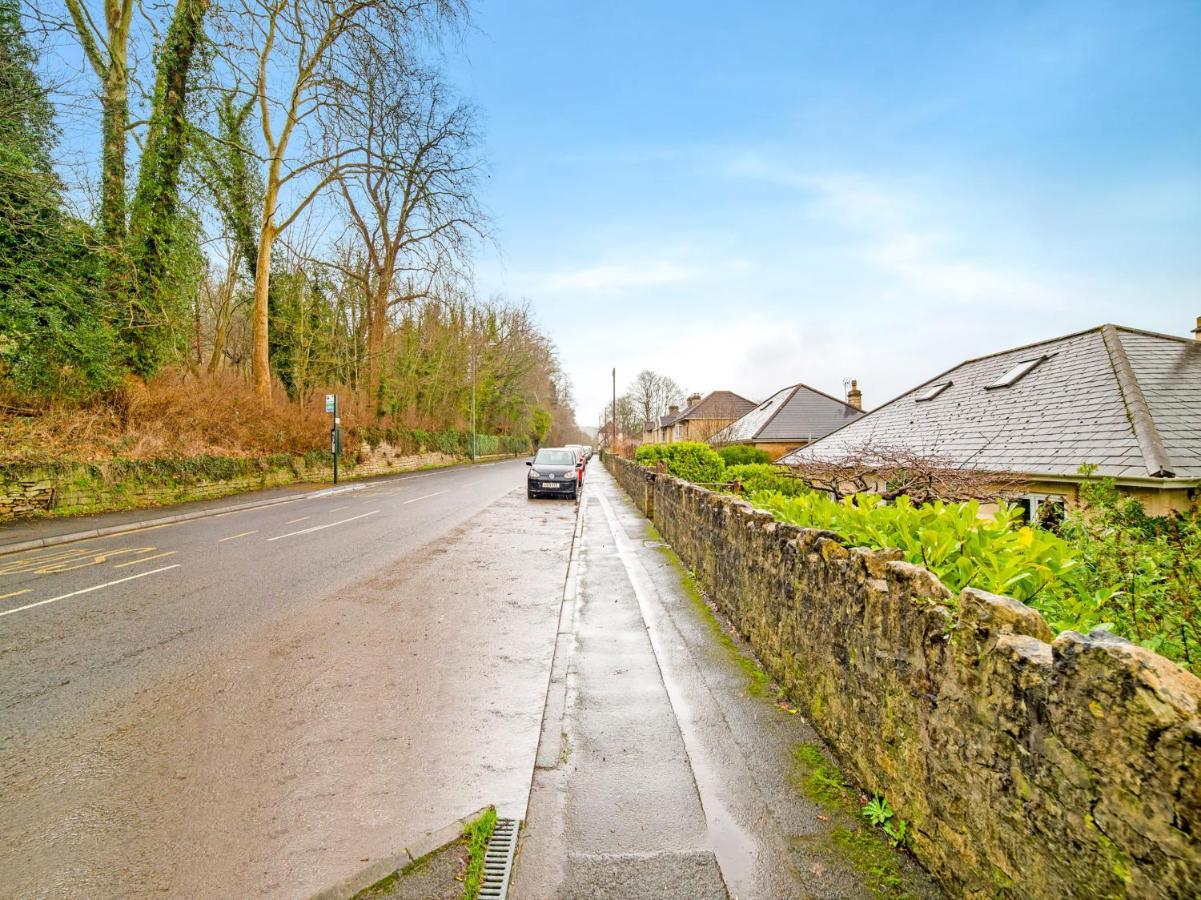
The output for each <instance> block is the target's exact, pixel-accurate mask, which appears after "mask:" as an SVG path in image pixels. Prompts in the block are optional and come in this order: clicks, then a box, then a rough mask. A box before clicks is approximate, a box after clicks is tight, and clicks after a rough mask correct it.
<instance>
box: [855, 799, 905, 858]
mask: <svg viewBox="0 0 1201 900" xmlns="http://www.w3.org/2000/svg"><path fill="white" fill-rule="evenodd" d="M859 814H860V815H861V816H863V818H865V819H867V820H868V821H869V822H871V823H872V824H873V825H875V826H876V827H878V828H881V829H883V830H884V833H885V834H887V835H888V837H889V840H891V841H892V845H893V846H894V847H895V846H897V845H898V844H903V843H905V837H906V835H907V834H908V833H909V823H908V822H906V821H905V820H904V819H902V818H900V817H899V816H898V815H897V814H896V813H895V812H894V811H893V809H892V807H891V806H889V805H888V800H887V799H885V798H884V797H883V796H882V795H880V794H876V795H875V796H874V797H872V799H871V800H869V801H868V802H867V804H866V805H865V806H864V807H863V809H861V810H860V811H859Z"/></svg>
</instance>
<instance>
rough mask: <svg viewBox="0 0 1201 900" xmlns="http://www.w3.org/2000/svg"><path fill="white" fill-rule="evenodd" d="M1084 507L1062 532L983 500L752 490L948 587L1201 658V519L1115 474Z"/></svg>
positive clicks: (759, 501)
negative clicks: (1149, 512) (1141, 496)
mask: <svg viewBox="0 0 1201 900" xmlns="http://www.w3.org/2000/svg"><path fill="white" fill-rule="evenodd" d="M1082 495H1083V497H1084V500H1085V506H1084V508H1082V509H1080V510H1076V511H1073V512H1072V513H1071V514H1070V515H1069V517H1068V521H1067V522H1066V523H1065V525H1064V526H1063V529H1062V531H1063V536H1062V537H1061V536H1059V535H1057V534H1053V533H1052V532H1050V531H1046V530H1043V529H1041V528H1032V527H1030V526H1026V525H1020V524H1019V523H1018V521H1017V510H1016V509H1015V508H1011V507H1006V506H1002V508H1001V509H1000V510H998V511H997V512H996V513H995V514H994V515H992V516H991V517H987V518H981V517H980V508H979V504H978V503H977V502H976V501H974V500H973V501H968V502H965V503H950V504H944V503H942V502H935V503H926V504H922V505H920V506H915V505H913V504H912V503H911V502H910V501H909V499H908V498H907V497H899V498H898V499H897V500H896V501H895V502H893V503H889V504H886V503H884V502H883V501H881V499H880V498H879V497H877V496H876V495H874V494H857V495H855V496H854V497H848V498H845V499H843V500H841V501H836V500H832V499H831V498H830V497H828V496H827V495H825V494H822V493H817V492H810V493H802V494H799V495H797V496H794V497H787V496H784V495H783V494H781V493H779V492H776V491H760V492H757V493H754V494H753V495H751V497H750V500H751V502H752V503H753V504H754V505H755V506H757V507H760V508H762V509H766V510H768V511H770V512H772V513H773V514H774V515H775V516H776V518H778V519H781V520H783V521H785V522H791V523H793V524H795V525H800V526H802V527H806V528H823V529H829V530H831V531H834V532H836V533H838V534H839V535H841V536H842V537H843V538H844V539H846V540H847V541H848V542H850V543H852V544H856V545H863V546H868V547H873V548H876V549H882V548H890V547H891V548H897V549H899V550H900V551H901V552H902V554H903V555H904V558H905V559H906V560H907V561H909V562H911V563H916V564H918V565H922V566H925V567H926V568H928V569H930V570H931V571H932V572H934V573H935V574H936V575H937V576H938V577H939V579H940V580H941V581H942V582H943V584H945V585H946V586H947V587H948V588H950V589H951V590H953V591H959V590H961V589H962V588H965V587H976V588H980V589H982V590H986V591H991V592H993V593H998V594H1006V595H1008V596H1010V597H1014V598H1016V599H1018V600H1021V601H1023V602H1024V603H1028V604H1029V605H1031V606H1033V607H1034V608H1035V609H1038V610H1039V611H1040V612H1041V613H1042V614H1043V616H1044V617H1045V618H1046V619H1047V622H1048V624H1049V625H1050V626H1051V627H1052V629H1054V630H1055V631H1063V630H1067V629H1072V630H1075V631H1081V632H1087V631H1090V630H1092V629H1093V628H1106V629H1108V630H1110V631H1112V632H1114V633H1115V634H1120V635H1122V636H1123V637H1126V638H1128V639H1130V640H1132V641H1135V642H1137V643H1139V644H1141V645H1142V646H1144V647H1147V648H1149V649H1151V650H1154V651H1155V652H1157V653H1160V654H1162V655H1164V656H1166V657H1168V658H1169V659H1174V660H1176V661H1178V662H1181V663H1182V664H1184V665H1185V666H1187V667H1189V668H1192V669H1194V670H1196V669H1197V668H1198V667H1201V633H1199V629H1198V617H1199V616H1201V612H1199V611H1198V609H1197V604H1196V600H1195V597H1196V596H1197V595H1198V593H1199V592H1201V520H1199V518H1198V514H1197V513H1193V514H1192V515H1189V516H1173V517H1164V518H1154V517H1148V516H1146V514H1145V512H1144V511H1143V508H1142V506H1141V505H1139V504H1138V503H1137V501H1134V500H1130V499H1126V498H1121V497H1120V496H1119V495H1118V492H1117V490H1116V488H1115V487H1114V486H1113V484H1112V482H1104V481H1102V482H1099V483H1097V484H1096V485H1093V486H1090V485H1086V486H1085V489H1084V490H1082Z"/></svg>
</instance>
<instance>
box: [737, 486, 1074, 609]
mask: <svg viewBox="0 0 1201 900" xmlns="http://www.w3.org/2000/svg"><path fill="white" fill-rule="evenodd" d="M751 502H752V503H754V504H755V505H756V506H759V507H762V508H763V509H767V510H770V511H771V512H772V513H774V514H775V515H776V517H777V518H780V519H783V520H784V521H786V522H792V523H793V524H795V525H801V526H804V527H807V528H827V529H829V530H831V531H835V532H837V533H838V534H840V535H842V536H843V537H844V538H846V539H847V540H848V541H850V542H851V543H852V544H856V545H865V546H869V547H875V548H884V547H895V548H897V549H899V550H900V551H901V552H902V553H903V554H904V556H905V559H906V560H908V561H909V562H911V563H916V564H918V565H921V566H925V567H926V568H927V569H929V570H930V571H932V572H934V573H935V574H936V575H937V576H938V577H939V579H941V580H942V582H943V584H945V585H946V586H947V587H949V588H951V589H952V590H954V591H958V590H960V589H962V588H965V587H969V586H970V587H977V588H981V589H983V590H986V591H992V592H993V593H997V594H1008V595H1009V596H1011V597H1015V598H1017V599H1018V600H1022V601H1024V602H1027V603H1029V602H1032V601H1035V600H1037V599H1039V598H1040V597H1041V596H1042V595H1043V594H1045V593H1047V592H1048V591H1051V590H1055V589H1057V587H1058V586H1059V585H1061V584H1062V583H1063V582H1064V580H1065V579H1066V578H1067V577H1068V576H1069V575H1070V574H1072V570H1073V568H1074V567H1075V564H1076V563H1075V560H1074V559H1073V558H1072V556H1071V553H1070V551H1069V548H1068V546H1067V544H1066V542H1065V541H1063V540H1062V539H1060V538H1059V537H1057V536H1055V535H1053V534H1051V533H1050V532H1046V531H1042V530H1041V529H1036V528H1030V527H1029V526H1022V527H1015V520H1016V516H1017V510H1016V508H1012V507H1002V508H1001V509H1000V510H998V511H997V512H996V513H995V514H994V515H992V516H991V517H988V518H981V517H980V505H979V504H978V503H977V502H976V501H974V500H970V501H968V502H966V503H951V504H945V503H941V502H935V503H925V504H922V505H921V506H914V505H913V504H912V503H910V502H909V498H908V497H898V498H897V499H896V501H895V502H893V503H888V504H886V503H884V502H883V501H881V499H880V498H879V497H878V496H876V495H875V494H856V495H855V496H854V497H848V498H846V499H845V500H843V501H841V502H839V501H836V500H831V499H830V498H829V497H827V496H826V495H825V494H819V493H808V494H802V495H800V496H797V497H783V496H780V495H779V494H774V493H761V494H755V495H754V496H753V497H752V498H751Z"/></svg>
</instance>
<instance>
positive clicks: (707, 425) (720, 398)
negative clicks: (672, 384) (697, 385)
mask: <svg viewBox="0 0 1201 900" xmlns="http://www.w3.org/2000/svg"><path fill="white" fill-rule="evenodd" d="M757 405H758V404H756V403H755V402H754V401H752V400H748V399H746V397H743V396H740V395H738V394H735V393H734V392H733V391H712V392H710V393H709V394H706V395H705V396H704V397H701V395H700V394H692V395H691V396H690V397H689V398H688V405H687V406H686V407H685V408H684V411H683V412H681V411H680V410H679V408H678V407H675V406H672V407H670V408H669V409H668V411H667V415H664V416H660V417H659V419H658V420H657V421H655V422H648V423H647V425H646V429H645V432H644V433H643V440H642V442H643V443H644V444H670V443H673V442H675V441H707V440H709V438H711V437H712V436H713V435H714V434H716V433H717V432H719V431H721V430H722V429H723V428H725V427H726V426H727V425H729V424H730V423H731V422H733V421H735V420H737V419H739V418H741V417H742V416H744V415H746V414H747V413H748V412H750V411H751V410H753V409H754V408H755V407H756V406H757Z"/></svg>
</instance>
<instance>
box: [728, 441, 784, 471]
mask: <svg viewBox="0 0 1201 900" xmlns="http://www.w3.org/2000/svg"><path fill="white" fill-rule="evenodd" d="M717 455H718V456H720V457H721V460H722V462H724V463H725V464H726V465H727V466H745V465H750V464H753V463H770V462H771V461H772V458H771V454H770V453H768V452H767V451H766V450H760V449H759V448H758V447H752V446H750V445H749V444H734V445H732V446H729V447H721V448H719V449H718V451H717Z"/></svg>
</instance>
